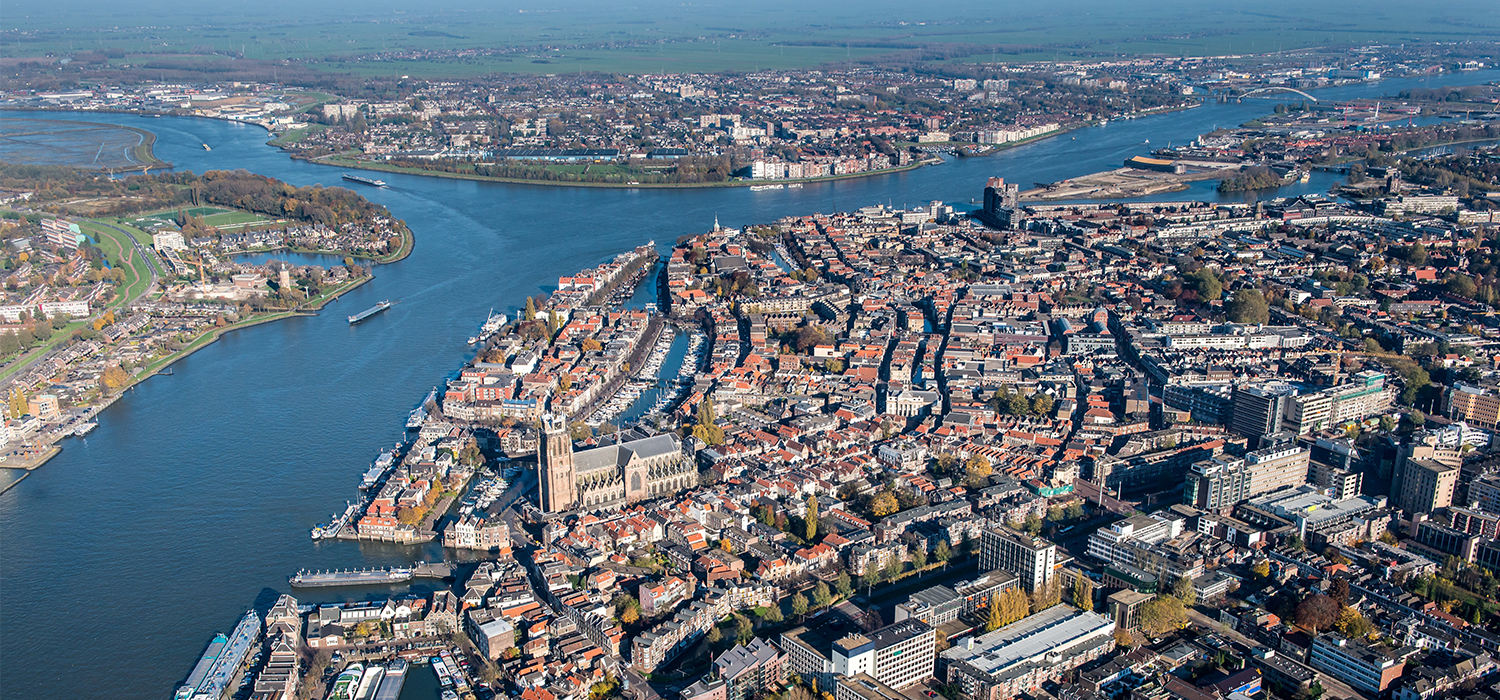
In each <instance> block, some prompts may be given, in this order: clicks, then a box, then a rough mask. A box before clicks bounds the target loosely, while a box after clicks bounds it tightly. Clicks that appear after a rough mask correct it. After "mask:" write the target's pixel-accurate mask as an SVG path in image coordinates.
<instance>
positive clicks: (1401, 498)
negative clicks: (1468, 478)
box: [1391, 459, 1459, 513]
mask: <svg viewBox="0 0 1500 700" xmlns="http://www.w3.org/2000/svg"><path fill="white" fill-rule="evenodd" d="M1458 471H1459V468H1458V466H1456V465H1452V464H1444V463H1442V462H1439V461H1437V460H1435V459H1408V460H1406V462H1405V463H1404V464H1402V465H1401V466H1400V467H1399V472H1400V476H1399V478H1398V480H1397V481H1398V483H1400V485H1401V487H1400V489H1399V490H1395V489H1393V490H1392V491H1391V495H1392V496H1393V497H1394V498H1395V499H1396V507H1397V508H1400V509H1401V510H1404V511H1406V512H1407V513H1431V512H1432V511H1434V510H1437V509H1439V508H1447V507H1448V506H1451V505H1453V490H1454V489H1455V488H1456V487H1457V486H1458Z"/></svg>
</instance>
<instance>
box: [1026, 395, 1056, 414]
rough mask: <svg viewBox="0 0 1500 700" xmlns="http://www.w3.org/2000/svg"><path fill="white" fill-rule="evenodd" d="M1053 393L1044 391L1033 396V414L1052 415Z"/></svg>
mask: <svg viewBox="0 0 1500 700" xmlns="http://www.w3.org/2000/svg"><path fill="white" fill-rule="evenodd" d="M1054 405H1055V404H1054V402H1053V401H1052V395H1051V394H1046V393H1042V392H1037V394H1036V395H1035V396H1033V397H1031V414H1032V415H1034V416H1050V415H1052V408H1053V406H1054Z"/></svg>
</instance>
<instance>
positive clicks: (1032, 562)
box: [979, 526, 1057, 592]
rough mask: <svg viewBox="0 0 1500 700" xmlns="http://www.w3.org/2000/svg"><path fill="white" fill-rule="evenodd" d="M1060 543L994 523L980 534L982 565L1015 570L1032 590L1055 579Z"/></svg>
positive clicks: (1024, 586)
mask: <svg viewBox="0 0 1500 700" xmlns="http://www.w3.org/2000/svg"><path fill="white" fill-rule="evenodd" d="M1056 566H1057V545H1055V544H1052V543H1051V542H1048V541H1047V540H1044V539H1042V538H1040V537H1033V536H1031V535H1027V534H1025V533H1021V532H1017V531H1015V530H1013V529H1011V528H1009V527H1003V526H1002V527H994V528H989V529H987V530H985V531H984V533H983V534H982V535H981V536H980V550H979V568H980V569H981V570H983V571H994V570H996V569H999V570H1001V571H1007V572H1010V573H1012V574H1015V576H1016V578H1019V579H1020V580H1021V587H1022V588H1025V589H1026V590H1027V591H1028V592H1030V591H1034V590H1036V589H1037V588H1038V587H1040V586H1044V585H1046V584H1047V582H1048V581H1050V580H1052V575H1053V569H1055V568H1056Z"/></svg>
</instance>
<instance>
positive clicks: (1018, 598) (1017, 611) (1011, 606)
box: [1000, 587, 1031, 625]
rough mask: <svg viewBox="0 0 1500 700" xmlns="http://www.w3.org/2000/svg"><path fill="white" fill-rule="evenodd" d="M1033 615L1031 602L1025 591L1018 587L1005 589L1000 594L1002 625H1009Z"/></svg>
mask: <svg viewBox="0 0 1500 700" xmlns="http://www.w3.org/2000/svg"><path fill="white" fill-rule="evenodd" d="M1030 613H1031V601H1029V600H1027V598H1026V593H1025V591H1022V590H1021V589H1020V588H1018V587H1012V588H1007V589H1005V592H1003V593H1001V594H1000V619H1001V624H1002V625H1008V624H1010V623H1012V622H1015V621H1017V620H1020V619H1022V618H1024V617H1026V616H1027V615H1028V614H1030Z"/></svg>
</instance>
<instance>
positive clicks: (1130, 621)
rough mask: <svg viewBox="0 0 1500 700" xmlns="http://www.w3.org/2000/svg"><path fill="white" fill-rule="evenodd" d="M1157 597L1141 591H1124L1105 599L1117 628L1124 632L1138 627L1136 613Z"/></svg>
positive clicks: (1116, 592)
mask: <svg viewBox="0 0 1500 700" xmlns="http://www.w3.org/2000/svg"><path fill="white" fill-rule="evenodd" d="M1155 597H1156V596H1154V595H1152V594H1150V593H1141V592H1140V591H1133V590H1124V591H1115V592H1114V593H1111V594H1109V597H1108V598H1106V599H1105V602H1106V605H1107V608H1106V609H1107V610H1108V611H1109V617H1110V619H1112V620H1114V621H1115V627H1117V628H1119V629H1122V630H1132V629H1135V628H1136V626H1137V625H1138V622H1137V621H1136V617H1135V615H1136V612H1138V611H1139V610H1140V609H1141V606H1142V605H1145V604H1146V603H1147V602H1150V600H1151V599H1152V598H1155Z"/></svg>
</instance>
